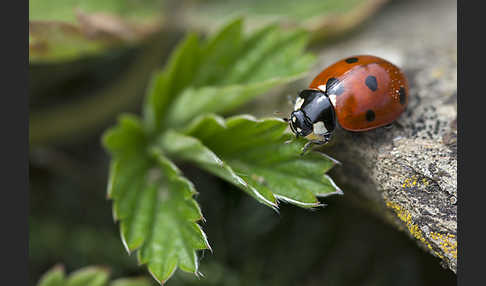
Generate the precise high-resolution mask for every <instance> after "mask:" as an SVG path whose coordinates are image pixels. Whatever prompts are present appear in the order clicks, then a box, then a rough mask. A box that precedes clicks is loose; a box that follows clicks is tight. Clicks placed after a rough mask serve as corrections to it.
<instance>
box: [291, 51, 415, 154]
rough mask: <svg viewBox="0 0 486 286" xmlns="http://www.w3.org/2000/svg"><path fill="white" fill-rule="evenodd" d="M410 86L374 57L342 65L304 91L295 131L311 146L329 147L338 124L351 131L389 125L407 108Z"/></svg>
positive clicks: (295, 117) (298, 101) (331, 68)
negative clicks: (323, 145)
mask: <svg viewBox="0 0 486 286" xmlns="http://www.w3.org/2000/svg"><path fill="white" fill-rule="evenodd" d="M407 103H408V81H407V78H406V77H405V75H404V74H403V72H402V71H400V69H399V68H398V67H396V66H395V65H393V64H392V63H390V62H388V61H387V60H384V59H382V58H379V57H375V56H370V55H359V56H353V57H349V58H346V59H342V60H340V61H338V62H336V63H334V64H332V65H331V66H329V67H328V68H326V69H324V70H323V71H322V72H321V73H320V74H318V75H317V76H316V77H315V78H314V80H312V82H311V84H310V85H309V88H307V89H304V90H302V91H301V92H300V93H299V95H298V97H297V98H296V100H295V105H294V111H293V112H292V113H291V114H290V118H289V119H285V120H286V121H288V122H289V126H290V129H291V130H292V132H293V133H295V135H296V136H297V137H304V138H306V139H308V140H309V142H307V144H306V145H305V146H304V149H303V153H304V152H305V151H306V150H307V149H308V148H309V147H310V146H311V145H312V144H325V143H327V142H328V141H329V140H330V138H331V135H332V133H333V131H334V129H335V128H336V124H337V123H339V125H340V126H341V127H342V128H343V129H345V130H348V131H367V130H371V129H375V128H378V127H381V126H386V125H390V124H391V123H392V122H393V121H394V120H395V119H396V118H397V117H398V116H399V115H400V114H401V113H402V112H403V111H404V110H405V108H406V106H407Z"/></svg>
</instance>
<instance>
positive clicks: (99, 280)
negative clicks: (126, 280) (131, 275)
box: [64, 267, 109, 286]
mask: <svg viewBox="0 0 486 286" xmlns="http://www.w3.org/2000/svg"><path fill="white" fill-rule="evenodd" d="M108 277H109V271H108V270H106V269H104V268H101V267H86V268H82V269H80V270H77V271H75V272H73V273H71V274H70V275H69V277H68V278H67V280H66V283H65V284H64V285H66V286H103V285H105V284H106V282H107V281H108Z"/></svg>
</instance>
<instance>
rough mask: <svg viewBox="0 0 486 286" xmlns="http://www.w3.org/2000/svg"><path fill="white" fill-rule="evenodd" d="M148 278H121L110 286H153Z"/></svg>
mask: <svg viewBox="0 0 486 286" xmlns="http://www.w3.org/2000/svg"><path fill="white" fill-rule="evenodd" d="M152 285H153V283H152V282H151V281H150V280H148V279H147V278H120V279H116V280H114V281H113V282H111V283H110V286H152Z"/></svg>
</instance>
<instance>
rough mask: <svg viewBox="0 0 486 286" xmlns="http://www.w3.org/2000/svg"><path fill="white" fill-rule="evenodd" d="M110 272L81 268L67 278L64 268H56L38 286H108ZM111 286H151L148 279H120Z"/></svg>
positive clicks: (42, 278)
mask: <svg viewBox="0 0 486 286" xmlns="http://www.w3.org/2000/svg"><path fill="white" fill-rule="evenodd" d="M109 275H110V273H109V270H108V269H106V268H103V267H99V266H88V267H84V268H81V269H79V270H77V271H75V272H73V273H71V274H70V275H69V276H68V277H65V274H64V269H63V267H62V266H55V267H53V268H52V269H51V270H49V271H48V272H46V273H45V274H44V275H43V276H42V277H41V279H40V280H39V283H38V284H37V285H38V286H104V285H107V282H108V278H109ZM109 285H110V286H151V285H152V283H150V281H149V280H147V279H146V278H120V279H117V280H115V281H113V282H111V283H110V284H109Z"/></svg>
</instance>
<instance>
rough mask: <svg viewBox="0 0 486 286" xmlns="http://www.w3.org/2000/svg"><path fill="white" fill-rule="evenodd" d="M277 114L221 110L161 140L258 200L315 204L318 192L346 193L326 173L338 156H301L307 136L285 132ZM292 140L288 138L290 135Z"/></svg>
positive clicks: (271, 203) (272, 203)
mask: <svg viewBox="0 0 486 286" xmlns="http://www.w3.org/2000/svg"><path fill="white" fill-rule="evenodd" d="M286 128H287V124H286V123H285V122H284V121H283V120H280V119H277V118H268V119H262V120H257V119H256V118H253V117H251V116H246V115H241V116H235V117H231V118H229V119H227V120H226V121H225V120H224V119H223V118H221V117H218V116H216V115H208V116H203V117H201V118H199V119H196V120H195V121H194V122H193V123H192V124H191V125H190V126H189V127H188V128H187V129H185V130H184V131H183V132H177V131H168V132H167V133H165V134H164V135H163V136H161V138H160V139H159V143H158V146H159V147H160V148H161V149H163V150H165V151H166V152H167V153H168V154H169V155H170V156H173V157H174V158H177V159H181V160H185V161H190V162H193V163H195V164H197V165H198V166H199V167H201V168H203V169H205V170H207V171H209V172H211V173H213V174H215V175H217V176H219V177H221V178H223V179H225V180H227V181H229V182H231V183H233V184H234V185H236V186H238V187H239V188H241V189H243V190H244V191H246V192H247V193H248V194H250V195H252V196H253V197H255V198H256V199H257V200H258V201H260V202H262V203H264V204H266V205H269V206H272V207H274V208H276V207H277V200H281V201H286V202H289V203H292V204H295V205H298V206H301V207H316V206H319V205H320V203H319V201H318V200H317V198H316V197H324V196H329V195H332V194H342V191H341V190H340V189H339V188H338V187H337V186H336V185H335V184H334V182H333V181H332V179H331V178H330V177H329V176H327V175H325V173H326V172H327V171H329V170H330V169H331V168H332V167H333V166H334V164H335V163H336V161H335V160H333V159H331V158H329V157H327V156H326V155H324V154H321V153H318V152H313V151H312V152H308V153H306V154H305V155H304V156H301V155H300V154H301V149H302V147H303V145H304V144H305V140H303V139H302V140H298V139H293V138H294V136H293V135H291V134H289V133H286V132H285V130H286ZM288 140H292V141H291V142H290V143H287V144H286V141H288Z"/></svg>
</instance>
